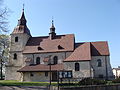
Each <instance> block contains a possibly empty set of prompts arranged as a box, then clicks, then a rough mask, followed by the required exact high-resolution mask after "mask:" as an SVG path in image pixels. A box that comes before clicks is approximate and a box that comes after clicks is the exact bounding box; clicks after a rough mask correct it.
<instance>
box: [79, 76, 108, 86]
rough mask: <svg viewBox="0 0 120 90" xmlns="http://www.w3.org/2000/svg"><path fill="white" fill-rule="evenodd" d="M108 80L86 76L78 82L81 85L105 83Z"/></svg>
mask: <svg viewBox="0 0 120 90" xmlns="http://www.w3.org/2000/svg"><path fill="white" fill-rule="evenodd" d="M106 83H107V82H106V81H105V80H98V79H91V78H85V79H82V80H81V81H80V82H78V84H79V85H104V84H106Z"/></svg>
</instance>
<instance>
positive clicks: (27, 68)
mask: <svg viewBox="0 0 120 90" xmlns="http://www.w3.org/2000/svg"><path fill="white" fill-rule="evenodd" d="M63 69H64V67H63V64H56V65H51V71H57V70H63ZM31 71H33V72H38V71H50V69H49V65H44V64H39V65H33V66H24V67H23V68H21V69H19V70H18V72H31Z"/></svg>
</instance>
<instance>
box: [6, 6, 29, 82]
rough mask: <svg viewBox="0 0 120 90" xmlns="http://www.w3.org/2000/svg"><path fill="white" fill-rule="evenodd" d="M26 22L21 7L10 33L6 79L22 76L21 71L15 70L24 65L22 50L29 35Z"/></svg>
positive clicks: (17, 78)
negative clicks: (20, 12) (19, 15)
mask: <svg viewBox="0 0 120 90" xmlns="http://www.w3.org/2000/svg"><path fill="white" fill-rule="evenodd" d="M26 23H27V21H26V18H25V14H24V8H23V11H22V15H21V17H20V19H19V20H18V24H17V26H16V27H15V28H14V30H13V32H12V33H11V34H10V36H11V46H10V56H9V63H8V65H7V66H6V74H5V75H6V76H5V79H6V80H12V79H14V80H15V79H16V80H20V79H21V78H22V75H21V73H19V72H17V70H18V69H20V68H21V67H23V66H24V65H25V63H24V58H23V54H22V51H23V50H24V47H25V45H26V43H27V41H28V39H29V38H30V37H31V34H30V30H29V29H28V27H27V25H26Z"/></svg>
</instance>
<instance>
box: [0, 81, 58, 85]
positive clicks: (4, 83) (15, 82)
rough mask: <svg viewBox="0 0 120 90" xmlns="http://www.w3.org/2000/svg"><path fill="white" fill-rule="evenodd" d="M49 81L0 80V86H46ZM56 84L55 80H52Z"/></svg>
mask: <svg viewBox="0 0 120 90" xmlns="http://www.w3.org/2000/svg"><path fill="white" fill-rule="evenodd" d="M48 85H49V82H20V81H15V80H0V86H48ZM52 85H53V86H57V82H52Z"/></svg>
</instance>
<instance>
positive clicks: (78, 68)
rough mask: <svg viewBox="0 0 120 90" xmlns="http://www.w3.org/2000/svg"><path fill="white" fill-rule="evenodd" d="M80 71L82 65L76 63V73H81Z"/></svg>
mask: <svg viewBox="0 0 120 90" xmlns="http://www.w3.org/2000/svg"><path fill="white" fill-rule="evenodd" d="M79 70H80V65H79V63H75V71H79Z"/></svg>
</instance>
